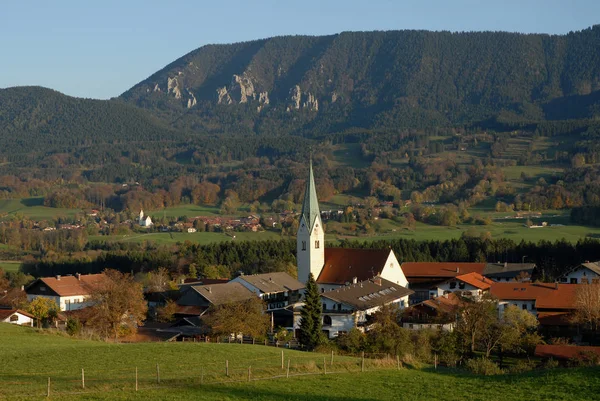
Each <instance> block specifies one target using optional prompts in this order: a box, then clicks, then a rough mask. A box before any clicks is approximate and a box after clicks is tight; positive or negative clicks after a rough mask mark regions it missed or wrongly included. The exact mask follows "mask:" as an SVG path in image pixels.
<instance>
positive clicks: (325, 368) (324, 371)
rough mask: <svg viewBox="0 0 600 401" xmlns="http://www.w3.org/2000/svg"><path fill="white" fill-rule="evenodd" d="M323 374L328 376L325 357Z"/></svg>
mask: <svg viewBox="0 0 600 401" xmlns="http://www.w3.org/2000/svg"><path fill="white" fill-rule="evenodd" d="M323 374H324V375H326V374H327V364H326V361H325V357H323Z"/></svg>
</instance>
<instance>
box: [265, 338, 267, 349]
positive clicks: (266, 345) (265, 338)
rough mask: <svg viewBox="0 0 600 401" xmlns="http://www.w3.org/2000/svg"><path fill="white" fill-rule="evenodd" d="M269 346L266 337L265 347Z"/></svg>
mask: <svg viewBox="0 0 600 401" xmlns="http://www.w3.org/2000/svg"><path fill="white" fill-rule="evenodd" d="M266 346H267V339H266V338H265V347H266Z"/></svg>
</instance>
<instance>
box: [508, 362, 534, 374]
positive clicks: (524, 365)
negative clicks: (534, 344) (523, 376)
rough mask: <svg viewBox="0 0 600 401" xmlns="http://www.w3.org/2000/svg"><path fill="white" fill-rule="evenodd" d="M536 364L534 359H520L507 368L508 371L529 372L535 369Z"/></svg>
mask: <svg viewBox="0 0 600 401" xmlns="http://www.w3.org/2000/svg"><path fill="white" fill-rule="evenodd" d="M536 366H537V363H536V362H535V361H532V360H524V359H521V360H519V361H518V362H517V363H516V364H515V365H514V366H511V367H510V368H509V372H510V373H524V372H529V371H531V370H533V369H535V368H536Z"/></svg>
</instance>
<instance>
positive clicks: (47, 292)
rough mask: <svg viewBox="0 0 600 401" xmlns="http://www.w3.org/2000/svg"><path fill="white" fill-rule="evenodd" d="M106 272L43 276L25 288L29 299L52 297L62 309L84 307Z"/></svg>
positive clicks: (68, 309)
mask: <svg viewBox="0 0 600 401" xmlns="http://www.w3.org/2000/svg"><path fill="white" fill-rule="evenodd" d="M104 277H105V276H104V274H103V273H101V274H87V275H82V274H76V275H75V276H60V275H58V276H56V277H42V278H39V279H37V280H35V281H34V282H33V283H31V284H30V285H28V286H27V287H26V288H25V293H26V294H27V301H29V302H31V301H33V300H34V299H36V298H38V297H44V298H49V299H52V300H54V301H55V302H56V304H57V305H58V306H59V307H60V310H61V311H70V310H75V309H82V308H85V307H86V306H89V302H86V300H87V299H88V298H89V295H90V292H91V290H92V289H93V288H94V286H97V285H99V284H100V283H101V282H102V280H104Z"/></svg>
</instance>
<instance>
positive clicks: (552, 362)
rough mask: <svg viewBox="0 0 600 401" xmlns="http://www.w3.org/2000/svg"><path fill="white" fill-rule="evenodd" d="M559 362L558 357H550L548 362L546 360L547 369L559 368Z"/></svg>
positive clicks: (545, 366)
mask: <svg viewBox="0 0 600 401" xmlns="http://www.w3.org/2000/svg"><path fill="white" fill-rule="evenodd" d="M558 366H559V363H558V361H557V360H556V359H553V358H549V359H548V360H547V361H546V362H544V368H545V369H556V368H558Z"/></svg>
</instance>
